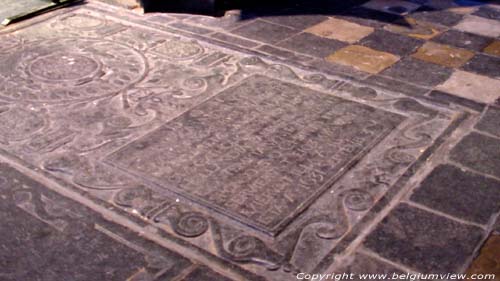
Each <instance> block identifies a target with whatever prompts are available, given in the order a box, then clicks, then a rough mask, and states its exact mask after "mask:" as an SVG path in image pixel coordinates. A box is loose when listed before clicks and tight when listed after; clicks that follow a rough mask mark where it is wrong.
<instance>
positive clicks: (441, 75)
mask: <svg viewBox="0 0 500 281" xmlns="http://www.w3.org/2000/svg"><path fill="white" fill-rule="evenodd" d="M452 72H453V70H452V69H451V68H447V67H444V66H440V65H437V64H433V63H428V62H425V61H422V60H418V59H414V58H412V57H407V58H404V59H402V60H400V61H398V62H397V63H396V64H394V65H393V66H391V67H390V68H388V69H386V70H384V71H383V72H381V73H380V74H381V75H385V76H389V77H393V78H396V79H400V80H403V81H406V82H410V83H414V84H418V85H422V86H428V87H431V86H436V85H438V84H440V83H442V82H444V81H446V79H448V78H449V77H450V76H451V74H452Z"/></svg>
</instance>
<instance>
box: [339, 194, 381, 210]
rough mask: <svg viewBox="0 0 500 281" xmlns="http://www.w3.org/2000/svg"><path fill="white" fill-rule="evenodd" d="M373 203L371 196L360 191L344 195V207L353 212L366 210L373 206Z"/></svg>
mask: <svg viewBox="0 0 500 281" xmlns="http://www.w3.org/2000/svg"><path fill="white" fill-rule="evenodd" d="M373 201H374V199H373V197H372V195H371V194H370V193H368V192H366V191H364V190H361V189H351V190H348V191H347V192H346V193H345V195H344V205H345V206H346V208H348V209H349V210H353V211H365V210H368V209H369V208H370V207H371V206H372V205H373Z"/></svg>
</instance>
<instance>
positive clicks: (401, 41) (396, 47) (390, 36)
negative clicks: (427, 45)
mask: <svg viewBox="0 0 500 281" xmlns="http://www.w3.org/2000/svg"><path fill="white" fill-rule="evenodd" d="M423 42H424V41H423V40H419V39H416V38H412V37H408V36H404V35H400V34H396V33H392V32H389V31H386V30H383V29H377V30H375V32H373V33H372V34H370V35H368V36H367V37H365V38H363V39H362V40H361V41H360V42H359V44H360V45H363V46H366V47H370V48H372V49H375V50H379V51H383V52H388V53H391V54H396V55H398V56H406V55H408V54H410V53H412V52H413V51H415V50H416V49H417V48H418V47H420V46H422V44H423Z"/></svg>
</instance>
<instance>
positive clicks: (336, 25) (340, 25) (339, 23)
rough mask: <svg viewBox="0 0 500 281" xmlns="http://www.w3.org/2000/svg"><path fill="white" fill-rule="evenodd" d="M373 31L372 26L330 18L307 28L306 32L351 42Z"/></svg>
mask: <svg viewBox="0 0 500 281" xmlns="http://www.w3.org/2000/svg"><path fill="white" fill-rule="evenodd" d="M373 31H374V29H373V28H372V27H369V26H363V25H359V24H356V23H353V22H349V21H346V20H341V19H335V18H331V19H328V20H326V21H324V22H322V23H319V24H317V25H315V26H312V27H310V28H308V29H307V30H306V32H309V33H312V34H315V35H318V36H321V37H326V38H330V39H336V40H339V41H344V42H348V43H351V44H352V43H356V42H358V41H359V40H361V39H363V38H365V37H366V36H368V35H369V34H370V33H372V32H373Z"/></svg>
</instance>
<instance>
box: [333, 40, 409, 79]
mask: <svg viewBox="0 0 500 281" xmlns="http://www.w3.org/2000/svg"><path fill="white" fill-rule="evenodd" d="M326 59H327V60H328V61H331V62H334V63H339V64H343V65H347V66H351V67H353V68H355V69H358V70H361V71H365V72H368V73H374V74H375V73H379V72H380V71H382V70H384V69H386V68H387V67H389V66H391V65H393V64H394V63H395V62H396V61H398V59H399V57H397V56H396V55H393V54H389V53H385V52H380V51H376V50H373V49H370V48H367V47H364V46H359V45H350V46H347V47H345V48H342V49H340V50H339V51H337V52H335V53H333V54H331V55H330V56H328V57H327V58H326Z"/></svg>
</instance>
